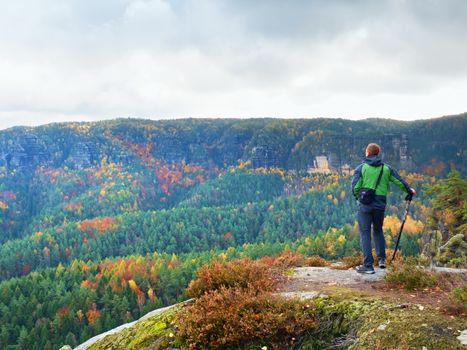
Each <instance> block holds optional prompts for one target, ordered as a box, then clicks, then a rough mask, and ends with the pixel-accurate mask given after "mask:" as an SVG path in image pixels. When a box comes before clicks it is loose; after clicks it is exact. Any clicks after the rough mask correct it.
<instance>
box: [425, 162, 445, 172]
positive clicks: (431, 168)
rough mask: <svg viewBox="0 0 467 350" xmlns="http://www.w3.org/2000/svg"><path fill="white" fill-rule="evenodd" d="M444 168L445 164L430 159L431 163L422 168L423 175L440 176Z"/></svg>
mask: <svg viewBox="0 0 467 350" xmlns="http://www.w3.org/2000/svg"><path fill="white" fill-rule="evenodd" d="M445 168H446V164H444V163H443V162H442V161H440V160H438V159H432V160H431V163H430V164H428V165H426V166H425V167H424V168H423V173H425V174H428V175H434V176H437V175H440V174H441V173H442V172H443V171H444V169H445Z"/></svg>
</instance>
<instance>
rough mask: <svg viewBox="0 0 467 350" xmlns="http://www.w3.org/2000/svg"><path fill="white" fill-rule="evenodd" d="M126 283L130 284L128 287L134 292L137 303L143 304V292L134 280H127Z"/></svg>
mask: <svg viewBox="0 0 467 350" xmlns="http://www.w3.org/2000/svg"><path fill="white" fill-rule="evenodd" d="M128 285H129V286H130V289H131V290H132V291H133V292H134V293H135V294H136V302H137V303H138V305H140V306H141V305H143V303H144V293H143V292H142V291H141V289H139V287H138V285H137V284H136V282H135V281H134V280H132V279H131V280H129V281H128Z"/></svg>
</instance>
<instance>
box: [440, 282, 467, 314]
mask: <svg viewBox="0 0 467 350" xmlns="http://www.w3.org/2000/svg"><path fill="white" fill-rule="evenodd" d="M443 309H444V310H445V311H446V312H447V313H449V314H451V315H464V316H465V315H467V284H464V285H463V286H462V287H458V288H453V290H452V291H451V293H449V296H448V299H447V301H445V302H444V304H443Z"/></svg>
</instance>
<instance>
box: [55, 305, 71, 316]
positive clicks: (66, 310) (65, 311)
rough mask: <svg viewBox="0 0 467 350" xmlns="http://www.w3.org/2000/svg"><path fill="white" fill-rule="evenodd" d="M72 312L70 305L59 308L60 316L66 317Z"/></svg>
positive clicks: (58, 313)
mask: <svg viewBox="0 0 467 350" xmlns="http://www.w3.org/2000/svg"><path fill="white" fill-rule="evenodd" d="M69 313H70V307H69V306H68V305H65V306H62V307H61V308H60V309H58V310H57V315H58V316H59V317H65V316H66V315H68V314H69Z"/></svg>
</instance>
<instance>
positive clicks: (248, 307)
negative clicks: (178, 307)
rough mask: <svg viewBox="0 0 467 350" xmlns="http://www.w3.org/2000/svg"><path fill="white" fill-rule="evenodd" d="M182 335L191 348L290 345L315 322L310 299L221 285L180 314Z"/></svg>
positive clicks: (180, 333) (180, 332)
mask: <svg viewBox="0 0 467 350" xmlns="http://www.w3.org/2000/svg"><path fill="white" fill-rule="evenodd" d="M176 322H177V325H178V327H179V335H180V336H182V337H183V338H184V340H185V342H186V345H187V346H188V347H189V348H192V349H199V348H203V346H206V345H207V344H209V347H210V348H214V349H215V348H224V347H239V346H240V345H242V344H245V343H251V342H255V341H257V340H261V342H262V343H267V342H269V343H273V344H282V345H284V344H290V343H292V342H293V341H294V340H296V339H299V337H301V336H302V335H303V334H304V333H305V332H307V331H309V330H311V329H312V328H313V327H314V325H315V322H316V318H315V312H314V308H311V307H310V301H308V302H304V301H299V300H297V299H285V298H282V297H279V296H274V295H272V294H271V293H260V294H257V293H256V291H254V290H252V289H245V288H238V287H234V288H225V287H220V289H218V290H213V291H211V292H209V293H206V294H204V295H203V296H201V297H199V298H198V299H196V300H195V301H194V302H193V304H191V305H188V306H187V307H186V308H185V309H183V310H182V311H181V312H180V313H179V314H178V316H177V321H176Z"/></svg>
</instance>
